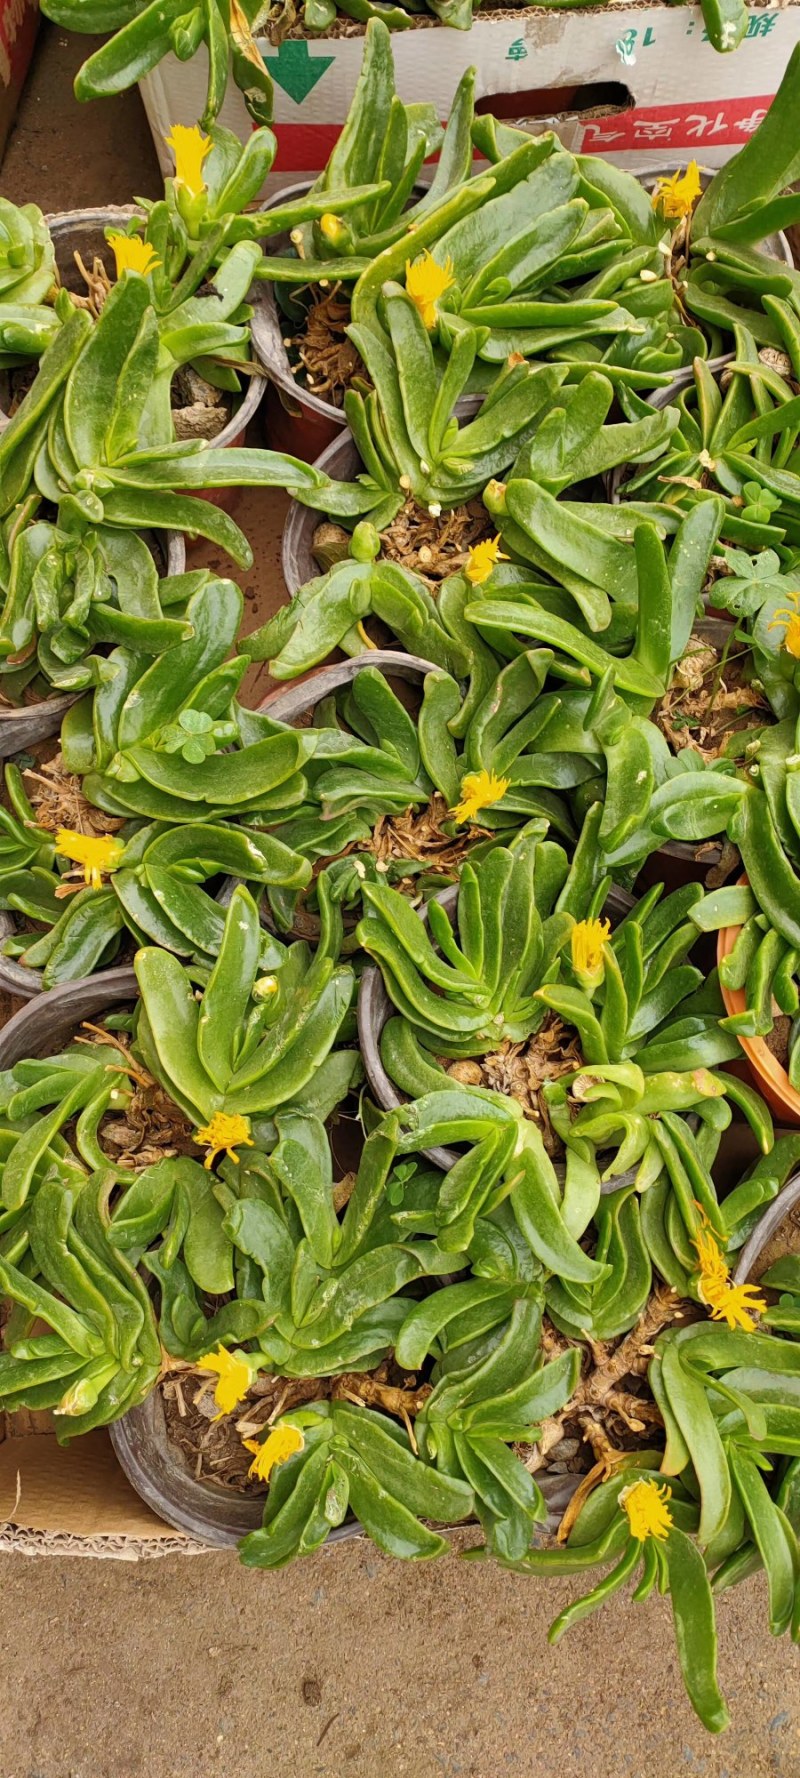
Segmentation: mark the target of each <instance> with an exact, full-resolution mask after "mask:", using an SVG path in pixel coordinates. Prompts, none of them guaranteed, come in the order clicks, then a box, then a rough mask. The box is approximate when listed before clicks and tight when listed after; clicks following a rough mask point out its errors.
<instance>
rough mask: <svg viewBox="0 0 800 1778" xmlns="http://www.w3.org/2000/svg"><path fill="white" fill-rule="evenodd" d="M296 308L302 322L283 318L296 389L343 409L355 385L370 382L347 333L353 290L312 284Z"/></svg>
mask: <svg viewBox="0 0 800 1778" xmlns="http://www.w3.org/2000/svg"><path fill="white" fill-rule="evenodd" d="M298 263H300V262H299V261H298ZM296 306H297V307H299V308H302V310H303V311H304V314H303V319H302V320H294V321H290V320H289V318H288V317H287V316H286V315H281V322H282V325H283V328H284V334H283V344H284V347H285V349H286V355H287V358H288V362H289V369H290V372H291V375H292V376H293V377H294V379H295V384H296V387H297V388H299V389H303V390H305V391H307V392H308V393H309V394H310V395H315V396H316V397H317V399H318V400H319V401H325V402H327V403H329V404H330V406H331V407H334V408H339V409H343V408H344V398H345V395H346V394H347V391H348V389H349V388H350V386H351V384H352V383H353V382H354V381H355V380H356V379H358V380H359V381H360V382H364V381H366V380H367V373H366V370H365V368H364V365H363V363H362V360H361V358H360V357H359V354H358V352H357V350H356V347H355V346H354V345H353V343H352V340H349V339H348V337H347V333H346V331H345V330H346V328H347V327H348V325H349V322H350V294H349V291H348V290H347V289H346V288H345V287H344V285H342V284H341V283H339V284H334V285H332V287H331V288H330V289H328V290H325V289H323V287H322V285H321V284H309V285H308V286H307V287H306V288H305V289H304V290H303V292H302V295H300V294H299V293H298V297H297V301H296Z"/></svg>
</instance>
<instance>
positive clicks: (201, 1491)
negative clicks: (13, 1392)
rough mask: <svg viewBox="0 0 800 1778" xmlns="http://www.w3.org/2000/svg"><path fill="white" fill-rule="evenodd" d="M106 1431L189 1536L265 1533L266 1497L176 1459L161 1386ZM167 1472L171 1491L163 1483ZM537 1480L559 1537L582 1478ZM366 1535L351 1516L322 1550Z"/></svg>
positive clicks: (210, 1539)
mask: <svg viewBox="0 0 800 1778" xmlns="http://www.w3.org/2000/svg"><path fill="white" fill-rule="evenodd" d="M308 1405H310V1404H308ZM107 1430H108V1433H109V1436H110V1439H111V1443H112V1446H113V1449H114V1455H115V1457H116V1458H117V1462H118V1463H119V1465H120V1468H121V1469H122V1471H123V1473H124V1474H125V1476H126V1477H127V1479H128V1481H129V1482H130V1484H131V1487H132V1488H134V1489H135V1490H136V1493H137V1494H139V1495H140V1497H141V1499H142V1500H144V1501H145V1503H146V1505H147V1506H149V1507H150V1508H151V1510H152V1511H153V1512H154V1513H155V1514H156V1515H157V1517H158V1518H159V1519H162V1520H163V1521H164V1523H165V1524H167V1525H171V1526H172V1527H173V1528H174V1529H175V1530H176V1531H185V1532H187V1533H189V1534H190V1535H191V1536H193V1537H196V1538H198V1539H199V1540H200V1541H201V1542H202V1543H206V1544H208V1545H209V1547H210V1548H212V1549H235V1548H236V1547H237V1545H238V1543H239V1542H240V1540H241V1538H243V1537H246V1536H247V1535H248V1533H249V1532H251V1531H258V1530H260V1528H261V1524H262V1520H263V1514H264V1504H265V1502H266V1500H267V1498H268V1495H267V1494H250V1495H248V1494H240V1493H237V1492H236V1490H234V1489H233V1488H230V1489H227V1488H222V1487H221V1486H219V1485H217V1484H215V1483H214V1482H206V1481H200V1480H198V1479H197V1478H196V1477H194V1476H192V1475H191V1473H190V1472H189V1471H188V1470H187V1469H185V1468H184V1467H183V1465H182V1464H181V1463H180V1460H179V1458H178V1456H177V1452H176V1451H175V1454H174V1455H173V1451H174V1447H172V1446H171V1441H170V1440H169V1437H168V1434H167V1430H166V1416H165V1414H164V1408H163V1403H162V1399H161V1393H160V1390H159V1387H158V1383H156V1384H155V1386H154V1388H153V1389H152V1390H151V1392H150V1394H149V1395H148V1396H147V1397H146V1399H145V1400H144V1401H143V1402H141V1403H139V1405H138V1406H137V1407H135V1408H129V1409H128V1412H127V1413H126V1414H122V1415H120V1417H119V1419H117V1420H112V1421H111V1423H110V1425H109V1426H108V1429H107ZM165 1471H166V1476H165V1481H166V1487H165V1483H164V1481H162V1480H161V1476H163V1475H164V1472H165ZM159 1472H160V1473H159ZM537 1479H538V1480H539V1485H540V1487H541V1490H542V1493H543V1495H544V1498H545V1501H546V1503H547V1505H548V1507H549V1512H548V1518H547V1521H546V1523H545V1525H544V1526H543V1527H542V1529H543V1530H544V1531H545V1532H547V1533H549V1534H551V1535H554V1534H555V1532H556V1530H557V1528H558V1524H559V1521H560V1519H561V1516H562V1514H563V1512H564V1509H565V1507H566V1506H567V1505H568V1503H569V1500H570V1499H571V1497H572V1494H573V1493H574V1491H575V1488H576V1487H577V1485H578V1482H579V1481H580V1476H573V1475H561V1474H556V1475H548V1474H545V1475H543V1476H541V1477H540V1478H537ZM170 1484H171V1487H170ZM167 1489H169V1491H167ZM173 1490H174V1491H173ZM215 1509H216V1510H215ZM465 1523H466V1524H467V1525H469V1524H470V1523H476V1521H474V1520H472V1521H471V1520H467V1521H465ZM440 1529H441V1532H442V1535H443V1536H446V1535H447V1534H448V1533H449V1532H450V1531H452V1530H459V1529H461V1527H460V1526H458V1525H456V1526H448V1525H443V1526H441V1527H440ZM364 1536H366V1533H365V1531H364V1528H363V1526H362V1525H361V1524H360V1522H359V1520H358V1519H354V1518H348V1519H346V1520H345V1522H344V1524H343V1525H335V1526H334V1527H333V1529H332V1530H331V1531H329V1533H328V1536H327V1537H326V1539H325V1543H324V1544H323V1546H322V1548H323V1549H326V1548H327V1547H328V1545H329V1544H334V1543H343V1542H345V1540H347V1539H350V1538H353V1537H364Z"/></svg>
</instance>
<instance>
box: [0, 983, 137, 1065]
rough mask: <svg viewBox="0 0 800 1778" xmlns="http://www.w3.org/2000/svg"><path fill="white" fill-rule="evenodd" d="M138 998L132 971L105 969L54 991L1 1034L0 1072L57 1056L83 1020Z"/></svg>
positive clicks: (16, 1015) (26, 1009)
mask: <svg viewBox="0 0 800 1778" xmlns="http://www.w3.org/2000/svg"><path fill="white" fill-rule="evenodd" d="M138 994H139V986H138V983H137V980H136V976H135V975H134V973H133V970H132V969H106V970H104V972H103V974H102V975H90V976H85V977H84V978H83V979H82V980H81V981H78V982H65V983H64V985H63V987H60V988H51V989H50V991H49V993H47V994H42V995H41V996H40V997H39V999H38V1000H31V1001H30V1002H29V1004H28V1005H27V1006H23V1007H22V1008H21V1009H20V1011H19V1012H15V1013H14V1016H13V1018H11V1019H9V1021H8V1024H7V1025H4V1026H3V1028H2V1030H0V1069H3V1068H13V1067H14V1066H15V1065H16V1063H17V1062H21V1061H23V1060H24V1058H25V1057H26V1056H47V1055H54V1054H55V1052H56V1051H57V1050H58V1049H60V1048H62V1046H63V1045H64V1044H65V1043H66V1042H67V1041H68V1040H69V1038H70V1037H71V1036H72V1033H73V1032H74V1030H75V1028H76V1026H77V1025H80V1024H81V1023H82V1021H83V1020H84V1019H93V1018H95V1017H96V1016H97V1014H98V1013H104V1012H108V1010H109V1008H110V1007H112V1006H119V1005H120V1004H122V1003H124V1002H125V1001H126V1000H136V999H137V998H138Z"/></svg>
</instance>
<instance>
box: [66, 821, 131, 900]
mask: <svg viewBox="0 0 800 1778" xmlns="http://www.w3.org/2000/svg"><path fill="white" fill-rule="evenodd" d="M124 850H125V847H124V845H123V843H122V841H121V840H115V839H113V838H112V837H111V835H110V834H92V833H76V832H75V830H74V828H72V827H60V828H59V830H58V833H57V834H56V852H57V854H58V857H59V858H69V859H71V860H72V863H73V864H82V865H83V880H84V882H85V883H86V885H87V887H89V888H91V889H99V888H101V886H102V882H103V877H104V876H108V875H109V874H110V872H111V871H114V870H116V869H117V866H118V864H119V862H120V859H121V857H122V854H123V852H124Z"/></svg>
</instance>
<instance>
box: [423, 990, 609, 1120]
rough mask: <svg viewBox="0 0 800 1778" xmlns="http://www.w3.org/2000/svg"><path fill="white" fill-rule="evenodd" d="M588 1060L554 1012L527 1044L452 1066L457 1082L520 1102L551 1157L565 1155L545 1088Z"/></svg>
mask: <svg viewBox="0 0 800 1778" xmlns="http://www.w3.org/2000/svg"><path fill="white" fill-rule="evenodd" d="M582 1062H583V1056H582V1054H581V1050H580V1044H579V1040H578V1036H577V1033H576V1032H575V1031H573V1030H572V1029H571V1028H570V1027H569V1026H567V1025H564V1024H562V1022H561V1020H560V1019H559V1018H557V1017H556V1015H555V1013H548V1015H547V1017H546V1019H545V1020H544V1023H543V1024H542V1025H541V1026H540V1028H539V1030H538V1031H536V1032H534V1035H533V1036H532V1037H528V1038H526V1039H525V1041H524V1042H523V1043H512V1042H510V1040H507V1041H506V1042H505V1043H502V1044H501V1045H500V1048H499V1049H498V1050H493V1051H492V1052H491V1054H489V1055H487V1056H482V1057H481V1058H480V1059H474V1060H471V1061H469V1062H454V1063H447V1064H446V1067H447V1072H448V1074H449V1075H450V1076H451V1078H452V1079H454V1080H458V1081H460V1082H461V1083H462V1084H463V1085H467V1086H481V1087H489V1088H491V1090H492V1091H493V1092H495V1093H505V1094H506V1095H507V1096H508V1097H509V1098H511V1099H516V1100H517V1103H518V1104H519V1105H521V1106H522V1109H523V1112H524V1114H525V1116H526V1117H527V1118H530V1119H531V1122H532V1123H535V1124H538V1126H539V1128H540V1130H541V1132H542V1139H543V1141H544V1145H545V1148H546V1149H547V1152H548V1154H551V1155H553V1154H556V1155H558V1154H560V1153H561V1150H562V1144H561V1142H560V1140H559V1138H558V1136H557V1135H556V1132H555V1130H554V1129H553V1126H552V1124H551V1122H550V1116H549V1113H548V1109H547V1105H546V1102H545V1100H544V1098H543V1096H542V1088H543V1087H544V1086H545V1085H546V1083H547V1082H549V1081H553V1080H558V1079H559V1078H560V1077H561V1076H562V1075H564V1074H572V1073H573V1072H574V1070H575V1069H576V1068H580V1066H581V1064H582Z"/></svg>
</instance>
